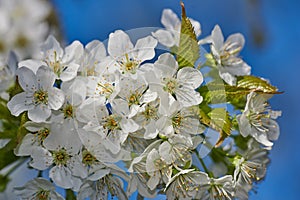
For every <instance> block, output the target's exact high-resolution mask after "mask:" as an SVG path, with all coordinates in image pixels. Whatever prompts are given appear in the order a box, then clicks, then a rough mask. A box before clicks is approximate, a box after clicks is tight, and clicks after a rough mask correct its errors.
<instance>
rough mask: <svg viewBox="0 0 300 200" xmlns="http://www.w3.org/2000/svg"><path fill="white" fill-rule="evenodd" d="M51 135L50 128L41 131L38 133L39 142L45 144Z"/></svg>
mask: <svg viewBox="0 0 300 200" xmlns="http://www.w3.org/2000/svg"><path fill="white" fill-rule="evenodd" d="M49 134H50V130H49V129H48V128H43V129H40V130H39V131H38V132H37V137H38V141H39V142H40V143H42V142H44V140H45V139H46V137H48V135H49Z"/></svg>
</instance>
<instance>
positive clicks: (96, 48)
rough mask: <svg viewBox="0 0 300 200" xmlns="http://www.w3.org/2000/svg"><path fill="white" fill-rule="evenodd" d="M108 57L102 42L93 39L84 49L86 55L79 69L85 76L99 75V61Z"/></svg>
mask: <svg viewBox="0 0 300 200" xmlns="http://www.w3.org/2000/svg"><path fill="white" fill-rule="evenodd" d="M105 57H106V49H105V46H104V44H103V43H102V42H100V41H98V40H93V41H91V42H89V43H88V44H87V45H86V46H85V49H84V56H83V58H82V63H81V65H80V67H79V69H78V71H80V72H82V75H83V76H96V75H99V74H98V72H97V68H98V67H99V63H100V62H101V61H103V60H104V59H105Z"/></svg>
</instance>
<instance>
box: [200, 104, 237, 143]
mask: <svg viewBox="0 0 300 200" xmlns="http://www.w3.org/2000/svg"><path fill="white" fill-rule="evenodd" d="M199 113H200V121H201V123H202V124H204V125H206V126H208V127H210V128H212V129H214V130H216V131H218V132H219V133H220V137H219V140H218V141H217V143H216V146H220V145H221V144H222V142H223V141H224V139H225V138H226V137H228V136H229V135H230V134H231V127H232V123H231V119H230V115H229V113H228V112H227V111H226V109H225V108H213V109H212V108H210V107H209V106H207V105H205V104H201V105H200V112H199Z"/></svg>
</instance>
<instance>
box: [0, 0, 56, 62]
mask: <svg viewBox="0 0 300 200" xmlns="http://www.w3.org/2000/svg"><path fill="white" fill-rule="evenodd" d="M51 10H52V7H51V5H50V3H49V2H47V1H45V0H26V1H24V0H2V1H0V57H2V58H4V57H6V56H7V54H8V52H9V51H11V50H14V51H15V52H16V54H17V55H18V57H20V58H22V59H23V58H28V57H31V56H33V55H34V54H36V53H38V51H37V50H38V47H39V45H40V43H41V42H43V41H45V39H46V38H47V35H48V34H49V31H50V26H49V24H48V22H46V19H47V17H48V16H49V15H50V12H51Z"/></svg>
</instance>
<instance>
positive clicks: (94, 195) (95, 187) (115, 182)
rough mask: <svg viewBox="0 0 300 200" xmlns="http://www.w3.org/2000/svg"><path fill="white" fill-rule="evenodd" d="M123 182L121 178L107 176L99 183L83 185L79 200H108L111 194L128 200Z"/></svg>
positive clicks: (98, 181)
mask: <svg viewBox="0 0 300 200" xmlns="http://www.w3.org/2000/svg"><path fill="white" fill-rule="evenodd" d="M123 187H124V186H123V182H122V180H121V179H120V178H118V177H116V176H113V175H112V174H107V175H105V176H104V177H102V178H101V179H99V180H97V181H94V182H93V181H87V182H85V183H84V184H82V186H81V188H80V190H79V193H78V199H79V200H83V199H86V198H87V197H89V199H91V200H98V199H108V195H109V193H110V194H111V196H112V197H114V196H115V197H117V198H118V199H122V200H123V199H124V200H127V199H128V197H127V195H126V193H125V191H124V189H123Z"/></svg>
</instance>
